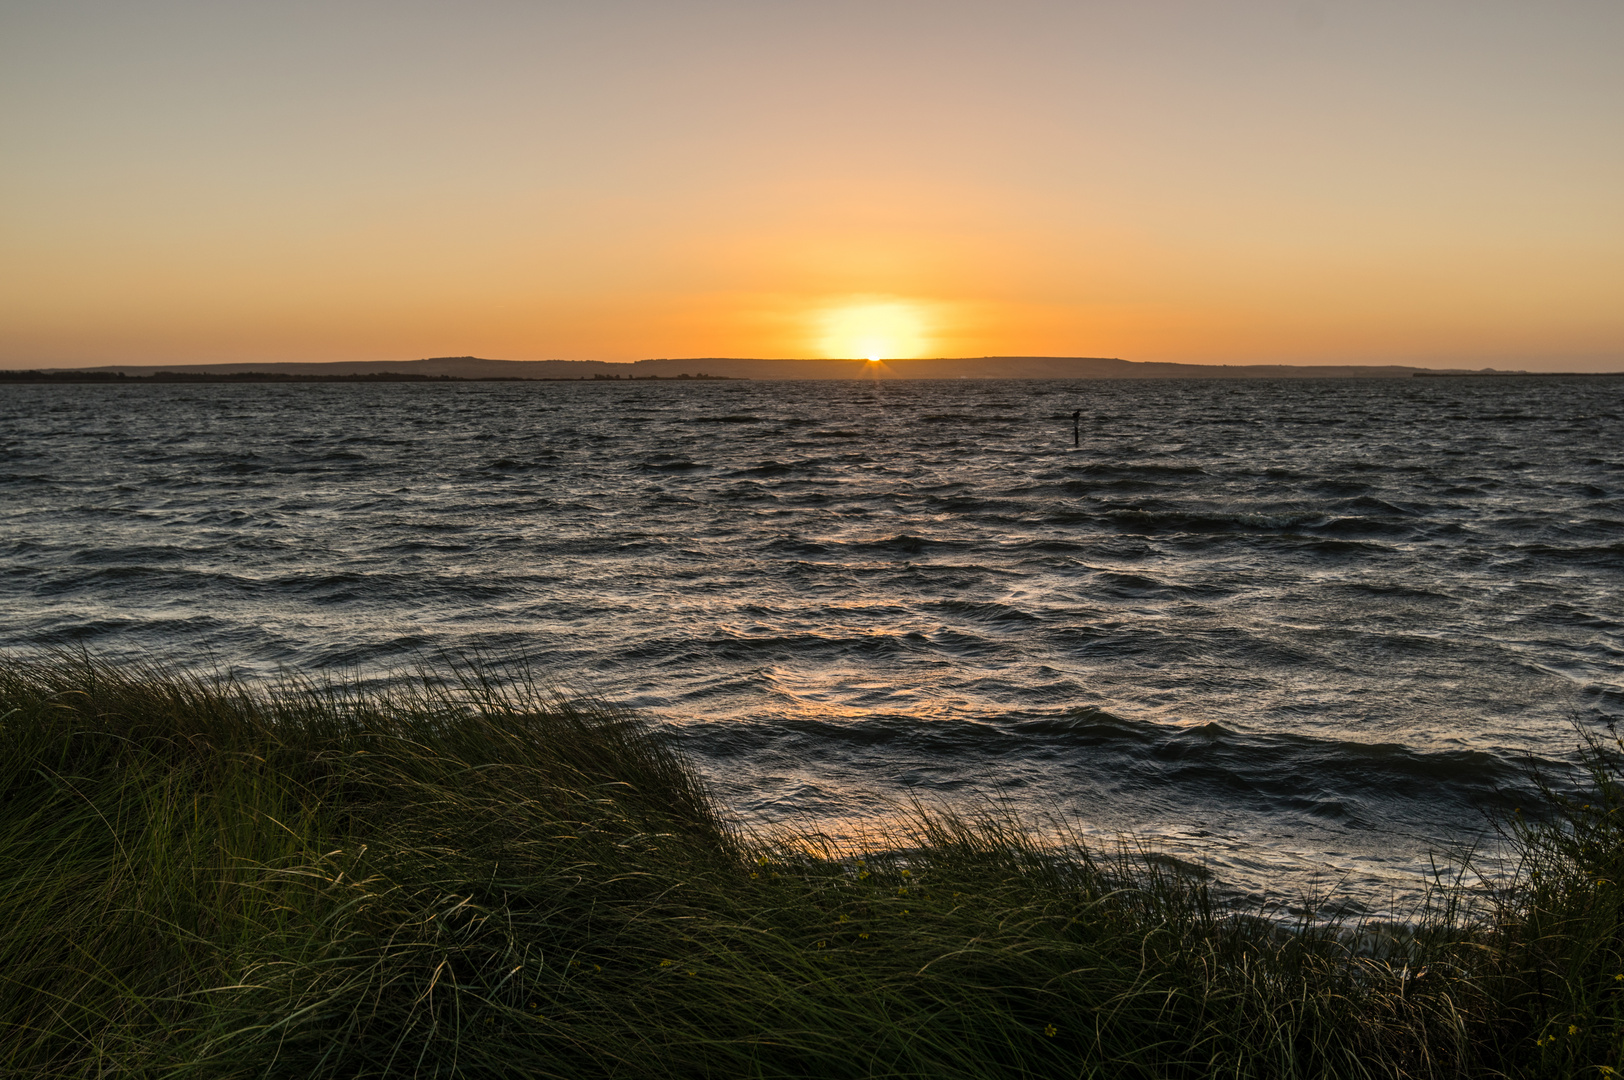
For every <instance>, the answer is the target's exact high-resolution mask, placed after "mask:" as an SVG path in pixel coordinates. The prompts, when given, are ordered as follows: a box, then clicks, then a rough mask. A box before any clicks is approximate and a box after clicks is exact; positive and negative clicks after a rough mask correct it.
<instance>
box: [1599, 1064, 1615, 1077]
mask: <svg viewBox="0 0 1624 1080" xmlns="http://www.w3.org/2000/svg"><path fill="white" fill-rule="evenodd" d="M1596 1071H1597V1072H1599V1073H1601V1074H1602V1075H1603V1076H1617V1075H1618V1070H1617V1069H1615V1068H1613V1067H1612V1066H1611V1065H1597V1066H1596Z"/></svg>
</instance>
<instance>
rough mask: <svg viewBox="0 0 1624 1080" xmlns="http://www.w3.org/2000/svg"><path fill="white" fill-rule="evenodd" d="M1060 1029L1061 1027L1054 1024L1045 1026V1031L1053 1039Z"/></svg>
mask: <svg viewBox="0 0 1624 1080" xmlns="http://www.w3.org/2000/svg"><path fill="white" fill-rule="evenodd" d="M1059 1031H1060V1029H1059V1028H1057V1027H1055V1026H1054V1025H1053V1024H1045V1025H1044V1027H1043V1033H1044V1034H1045V1035H1047V1036H1049V1038H1051V1039H1052V1038H1054V1037H1055V1035H1056V1034H1057V1033H1058V1032H1059Z"/></svg>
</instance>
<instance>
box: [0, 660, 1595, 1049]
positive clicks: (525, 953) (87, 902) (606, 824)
mask: <svg viewBox="0 0 1624 1080" xmlns="http://www.w3.org/2000/svg"><path fill="white" fill-rule="evenodd" d="M1594 758H1595V763H1596V775H1595V780H1596V785H1597V787H1596V791H1595V793H1594V795H1593V796H1591V797H1590V799H1589V801H1588V803H1586V802H1584V801H1580V802H1577V803H1573V804H1571V805H1566V806H1565V807H1564V809H1563V811H1562V813H1561V814H1559V815H1558V820H1559V821H1560V824H1558V825H1552V826H1540V827H1528V828H1523V829H1521V830H1518V833H1517V839H1518V842H1519V844H1520V845H1521V847H1522V851H1523V854H1524V860H1523V866H1522V870H1521V872H1520V874H1519V875H1518V878H1517V880H1516V882H1515V883H1514V884H1513V885H1512V886H1511V887H1510V888H1508V889H1507V890H1506V892H1505V893H1504V894H1503V895H1502V896H1501V897H1499V899H1498V902H1497V904H1496V905H1495V906H1494V909H1493V911H1492V912H1490V913H1488V914H1484V915H1480V916H1476V917H1474V918H1472V919H1469V920H1468V919H1464V918H1462V917H1461V916H1459V915H1458V914H1456V913H1454V911H1453V909H1452V908H1451V907H1450V906H1449V905H1448V904H1447V903H1444V904H1441V905H1440V906H1439V908H1438V910H1436V911H1435V912H1434V913H1432V914H1431V915H1430V916H1429V917H1428V919H1427V920H1426V922H1425V923H1424V925H1422V926H1421V928H1420V929H1419V930H1417V931H1416V932H1414V933H1413V934H1409V935H1405V936H1404V937H1402V938H1394V937H1387V938H1384V939H1374V938H1372V937H1371V936H1369V935H1365V936H1359V935H1354V934H1350V933H1349V932H1347V931H1348V930H1349V928H1340V929H1337V928H1325V927H1320V928H1305V929H1302V930H1300V931H1299V932H1295V933H1293V932H1283V931H1281V930H1280V929H1279V928H1278V927H1275V926H1272V925H1270V924H1267V923H1264V922H1261V921H1258V920H1250V919H1245V918H1235V917H1226V916H1225V915H1224V913H1222V912H1219V911H1216V910H1214V908H1213V906H1212V904H1211V903H1210V901H1209V897H1208V894H1207V893H1206V891H1205V890H1204V889H1203V888H1202V887H1201V886H1200V885H1199V884H1198V883H1195V882H1191V881H1188V880H1184V879H1181V878H1178V877H1175V876H1172V875H1170V874H1169V873H1167V872H1165V871H1161V870H1158V869H1157V868H1156V866H1155V865H1154V864H1151V863H1147V862H1136V861H1135V860H1133V859H1131V858H1117V857H1113V858H1103V859H1102V858H1099V857H1095V856H1091V855H1089V854H1088V853H1086V852H1082V851H1076V852H1073V853H1072V854H1070V855H1067V856H1064V857H1057V856H1055V855H1054V854H1053V853H1052V852H1046V851H1045V850H1043V849H1041V848H1039V847H1038V846H1036V845H1035V844H1034V843H1033V842H1032V841H1031V839H1030V838H1028V837H1027V836H1024V835H1022V834H1021V833H1020V832H1019V831H1018V830H1015V829H1013V828H1010V827H1007V826H1005V825H1001V824H999V823H997V822H993V821H968V820H963V819H960V818H956V817H953V816H951V815H943V814H926V813H921V814H919V815H918V816H917V819H916V821H915V823H914V835H912V836H905V837H898V838H895V839H896V840H897V844H896V850H905V851H906V856H905V857H904V856H902V855H899V854H897V853H896V851H895V850H894V851H892V852H891V853H887V852H886V851H869V852H858V851H833V850H829V849H827V848H820V847H819V846H817V845H816V844H814V843H811V842H808V841H802V842H796V841H795V840H794V839H793V838H788V839H786V838H783V837H780V838H777V839H776V840H774V841H772V842H769V841H767V840H763V839H760V838H755V837H752V836H749V835H745V834H742V833H741V832H739V831H738V830H737V829H735V828H733V827H731V826H730V825H729V824H728V822H727V821H726V820H725V819H724V818H723V817H722V816H721V815H720V814H719V813H718V812H717V810H716V809H715V807H713V806H712V804H711V803H710V801H709V800H708V798H707V795H706V792H705V791H704V790H703V788H702V787H701V785H700V784H699V783H698V781H697V780H696V779H695V777H694V774H693V773H692V772H691V771H690V770H689V769H688V768H687V767H686V766H685V765H684V763H683V762H682V760H681V759H680V758H679V757H678V756H676V755H675V754H674V753H673V752H672V750H671V749H670V748H669V747H668V746H667V745H666V744H665V743H663V742H662V741H660V739H659V738H658V737H656V736H654V735H652V734H651V733H650V732H649V731H647V730H646V729H645V728H643V727H642V726H640V725H639V724H638V723H637V722H636V721H635V720H634V719H633V718H630V717H627V716H624V715H621V714H618V713H616V712H614V711H613V710H609V709H605V708H599V707H586V706H580V705H570V704H566V703H562V702H559V701H557V700H554V699H551V698H549V697H548V696H546V695H544V694H538V693H535V692H534V691H533V690H525V689H522V688H521V689H519V690H511V689H509V690H503V689H499V688H498V687H496V686H495V685H493V684H491V683H488V682H485V681H482V680H481V679H479V678H477V677H474V676H469V677H465V678H462V679H460V680H457V679H453V680H450V681H435V680H425V681H423V682H422V683H420V684H419V686H418V687H417V688H416V689H414V690H410V691H391V692H389V693H382V692H363V691H360V690H356V689H353V688H352V689H346V688H342V687H337V688H335V687H321V688H318V687H302V688H299V687H294V688H284V689H282V690H280V691H275V692H262V691H255V690H249V689H246V688H244V687H241V686H237V685H231V684H228V683H218V682H212V681H207V680H200V679H194V678H188V677H184V676H179V675H176V674H174V673H171V672H165V671H158V670H148V669H139V668H130V667H109V666H105V665H98V664H96V663H94V662H90V661H86V660H82V659H81V660H73V659H63V658H56V659H51V660H47V661H21V660H15V659H13V660H8V661H4V662H3V663H0V1074H3V1075H6V1076H30V1077H32V1076H87V1077H89V1076H97V1077H104V1076H153V1077H158V1076H163V1077H169V1076H191V1075H196V1076H207V1077H233V1076H243V1077H249V1076H255V1077H258V1076H272V1077H283V1076H286V1077H306V1076H333V1077H352V1076H397V1075H398V1076H469V1077H518V1076H537V1077H575V1076H582V1077H596V1076H616V1077H697V1076H715V1077H847V1076H854V1077H855V1076H863V1077H870V1076H883V1077H932V1078H940V1077H979V1076H989V1077H991V1076H998V1077H1005V1076H1044V1077H1048V1076H1055V1077H1061V1076H1064V1077H1082V1076H1105V1077H1117V1076H1128V1077H1132V1076H1145V1077H1152V1076H1154V1077H1176V1076H1192V1077H1193V1076H1211V1075H1225V1076H1282V1077H1284V1076H1336V1077H1358V1076H1391V1075H1403V1076H1457V1075H1461V1076H1467V1075H1469V1076H1487V1075H1497V1074H1503V1075H1511V1076H1605V1075H1610V1073H1609V1072H1608V1070H1609V1069H1619V1070H1621V1071H1624V1058H1621V1048H1620V1038H1621V1034H1624V1024H1621V1011H1624V955H1621V941H1620V931H1621V923H1620V915H1621V913H1624V886H1621V885H1620V884H1619V882H1620V881H1624V865H1620V863H1621V862H1624V832H1621V829H1620V824H1619V818H1620V815H1619V813H1617V811H1618V810H1619V807H1620V806H1621V805H1624V801H1621V798H1620V792H1619V789H1618V787H1617V786H1616V784H1615V782H1614V777H1615V776H1616V775H1617V773H1616V771H1615V770H1613V769H1612V761H1613V759H1612V758H1610V757H1609V756H1608V755H1607V754H1605V753H1604V752H1603V751H1602V750H1601V749H1599V748H1598V749H1596V751H1595V755H1594ZM1354 943H1359V947H1358V949H1357V950H1356V949H1355V948H1354V947H1353V944H1354Z"/></svg>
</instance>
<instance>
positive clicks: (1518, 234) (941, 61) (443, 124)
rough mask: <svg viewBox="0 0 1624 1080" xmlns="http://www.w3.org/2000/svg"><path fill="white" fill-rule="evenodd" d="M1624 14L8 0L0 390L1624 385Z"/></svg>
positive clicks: (1167, 0)
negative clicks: (755, 376) (701, 381)
mask: <svg viewBox="0 0 1624 1080" xmlns="http://www.w3.org/2000/svg"><path fill="white" fill-rule="evenodd" d="M1621 58H1624V4H1621V3H1619V2H1618V0H1595V2H1563V0H1553V2H1535V0H1470V2H1459V3H1456V2H1431V0H1404V2H1387V0H1359V2H1357V3H1352V2H1350V3H1334V4H1333V3H1306V2H1301V0H1278V2H1276V0H1235V2H1223V0H1186V2H1176V0H1132V2H1129V0H1122V2H1118V3H1088V2H1069V3H1027V2H1021V0H996V2H992V0H989V2H982V3H957V2H951V0H934V2H929V3H926V2H902V0H862V2H850V3H848V2H844V0H817V2H810V0H805V2H803V0H714V2H690V0H660V2H641V0H590V2H579V3H577V2H573V0H570V2H565V0H548V2H543V0H526V2H519V0H462V2H459V3H455V4H452V3H435V4H428V3H413V2H410V0H389V2H388V3H370V2H344V0H321V2H300V0H280V2H277V3H265V2H262V0H254V2H233V0H208V2H181V0H172V2H142V0H117V2H110V0H37V2H35V0H26V2H19V0H0V161H3V167H0V366H4V367H31V366H43V365H51V366H55V365H78V364H97V363H161V362H193V363H198V362H207V361H243V360H254V361H260V360H375V359H403V358H412V357H422V356H436V355H455V354H475V355H480V356H492V357H504V358H509V359H548V358H565V359H601V360H631V359H637V358H641V357H649V356H721V355H729V356H824V355H847V356H850V355H867V354H868V353H870V352H873V351H878V352H880V353H881V354H882V355H890V356H907V355H927V356H929V355H949V356H965V355H973V356H979V355H984V354H994V355H1009V354H1045V355H1088V356H1120V357H1123V358H1125V359H1130V360H1178V361H1186V362H1196V363H1246V362H1267V363H1349V362H1351V363H1388V362H1398V363H1424V364H1448V365H1465V366H1473V367H1477V366H1483V365H1488V364H1493V365H1496V366H1503V367H1523V368H1529V369H1534V370H1539V369H1545V370H1558V369H1560V370H1615V369H1621V368H1624V59H1621Z"/></svg>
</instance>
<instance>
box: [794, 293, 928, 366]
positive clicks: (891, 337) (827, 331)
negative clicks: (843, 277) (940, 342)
mask: <svg viewBox="0 0 1624 1080" xmlns="http://www.w3.org/2000/svg"><path fill="white" fill-rule="evenodd" d="M819 321H820V324H821V326H820V328H821V330H822V335H821V337H820V339H819V342H818V344H819V348H820V350H821V351H822V354H823V355H824V356H828V357H838V358H846V357H853V358H855V357H862V358H864V359H867V360H880V359H910V358H912V357H916V356H920V355H921V354H923V353H924V351H925V349H926V345H927V343H928V342H927V336H926V328H925V323H926V320H925V315H924V313H923V312H922V311H921V310H920V308H919V306H918V305H916V304H910V303H907V302H904V301H879V302H869V303H861V304H850V305H847V306H844V307H838V308H834V309H832V310H830V311H827V312H824V314H823V315H822V317H821V319H820V320H819Z"/></svg>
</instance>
